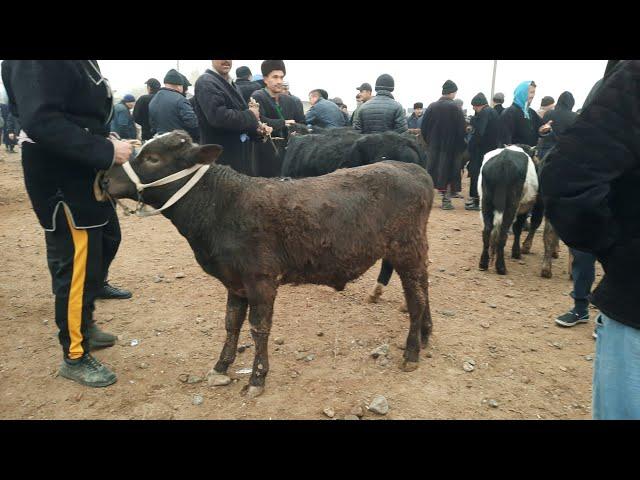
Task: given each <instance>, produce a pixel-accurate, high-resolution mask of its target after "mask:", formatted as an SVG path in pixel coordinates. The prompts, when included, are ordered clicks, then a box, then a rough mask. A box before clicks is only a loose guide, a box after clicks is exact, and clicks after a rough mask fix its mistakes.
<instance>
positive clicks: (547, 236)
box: [540, 220, 558, 278]
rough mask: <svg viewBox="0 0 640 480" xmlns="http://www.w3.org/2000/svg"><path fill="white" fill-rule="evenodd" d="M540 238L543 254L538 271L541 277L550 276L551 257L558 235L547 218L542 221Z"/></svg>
mask: <svg viewBox="0 0 640 480" xmlns="http://www.w3.org/2000/svg"><path fill="white" fill-rule="evenodd" d="M542 238H543V241H544V256H543V257H542V271H541V272H540V275H541V276H542V277H543V278H551V277H552V275H553V274H552V272H551V266H552V264H551V257H552V256H553V252H554V250H555V244H556V241H557V239H558V235H557V234H556V232H555V230H554V229H553V227H552V226H551V222H550V221H549V220H545V222H544V234H543V236H542Z"/></svg>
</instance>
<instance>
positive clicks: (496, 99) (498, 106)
mask: <svg viewBox="0 0 640 480" xmlns="http://www.w3.org/2000/svg"><path fill="white" fill-rule="evenodd" d="M503 103H504V93H502V92H498V93H496V94H495V95H494V96H493V109H494V110H495V111H496V112H498V115H500V114H501V113H502V112H504V107H503V106H502V104H503Z"/></svg>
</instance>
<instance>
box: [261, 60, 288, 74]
mask: <svg viewBox="0 0 640 480" xmlns="http://www.w3.org/2000/svg"><path fill="white" fill-rule="evenodd" d="M260 70H262V76H263V77H266V76H267V75H269V74H270V73H271V72H273V71H274V70H282V73H284V74H285V75H286V74H287V69H286V68H284V62H283V61H282V60H265V61H264V62H262V65H260Z"/></svg>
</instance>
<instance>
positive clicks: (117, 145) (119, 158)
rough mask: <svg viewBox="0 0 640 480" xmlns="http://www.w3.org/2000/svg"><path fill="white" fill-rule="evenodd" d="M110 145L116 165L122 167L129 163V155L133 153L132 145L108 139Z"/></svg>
mask: <svg viewBox="0 0 640 480" xmlns="http://www.w3.org/2000/svg"><path fill="white" fill-rule="evenodd" d="M109 140H110V141H111V143H113V150H114V152H115V158H116V161H115V163H116V165H122V164H123V163H126V162H127V161H129V158H131V154H132V153H133V145H131V144H130V143H129V142H123V141H121V140H116V139H115V138H113V137H111V138H109Z"/></svg>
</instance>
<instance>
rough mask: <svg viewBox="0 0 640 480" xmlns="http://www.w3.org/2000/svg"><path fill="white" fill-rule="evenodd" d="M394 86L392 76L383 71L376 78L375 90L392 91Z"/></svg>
mask: <svg viewBox="0 0 640 480" xmlns="http://www.w3.org/2000/svg"><path fill="white" fill-rule="evenodd" d="M394 88H395V82H394V81H393V77H392V76H391V75H389V74H387V73H383V74H382V75H380V76H379V77H378V79H377V80H376V92H377V91H380V90H383V91H387V92H393V89H394Z"/></svg>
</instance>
